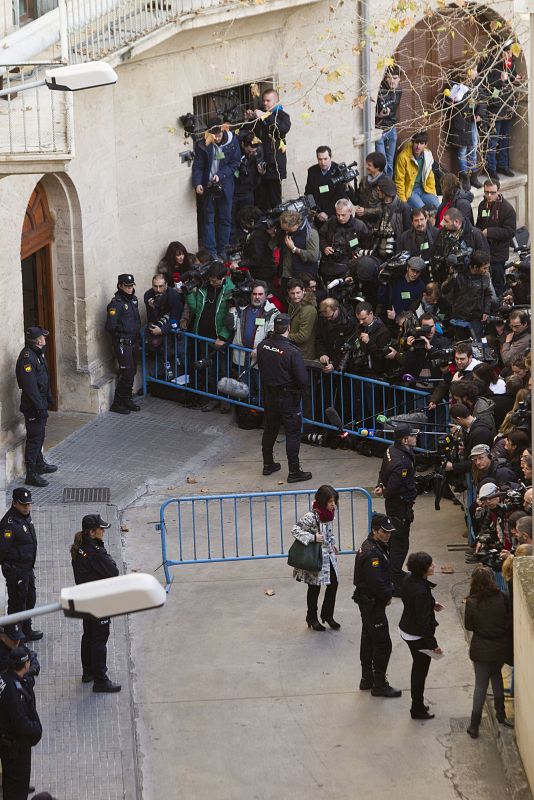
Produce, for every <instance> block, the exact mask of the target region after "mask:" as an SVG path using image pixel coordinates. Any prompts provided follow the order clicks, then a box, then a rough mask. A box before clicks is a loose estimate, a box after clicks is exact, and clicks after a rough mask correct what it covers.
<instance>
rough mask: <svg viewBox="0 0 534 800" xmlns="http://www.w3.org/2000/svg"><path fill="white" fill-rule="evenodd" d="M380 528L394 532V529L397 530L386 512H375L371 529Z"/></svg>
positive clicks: (376, 529)
mask: <svg viewBox="0 0 534 800" xmlns="http://www.w3.org/2000/svg"><path fill="white" fill-rule="evenodd" d="M380 528H381V529H382V530H383V531H386V532H387V533H393V531H396V530H397V529H396V527H395V525H394V524H393V523H392V521H391V520H390V518H389V517H388V516H387V515H386V514H375V515H374V516H373V518H372V520H371V530H373V531H378V530H380Z"/></svg>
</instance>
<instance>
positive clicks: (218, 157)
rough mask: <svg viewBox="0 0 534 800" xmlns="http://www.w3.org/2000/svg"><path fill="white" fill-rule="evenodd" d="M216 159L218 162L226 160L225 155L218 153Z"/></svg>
mask: <svg viewBox="0 0 534 800" xmlns="http://www.w3.org/2000/svg"><path fill="white" fill-rule="evenodd" d="M216 158H217V160H218V161H222V160H223V158H224V153H217V155H216Z"/></svg>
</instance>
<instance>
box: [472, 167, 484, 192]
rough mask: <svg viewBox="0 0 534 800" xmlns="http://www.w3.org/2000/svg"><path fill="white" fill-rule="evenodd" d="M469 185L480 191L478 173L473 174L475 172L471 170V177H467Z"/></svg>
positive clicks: (480, 185)
mask: <svg viewBox="0 0 534 800" xmlns="http://www.w3.org/2000/svg"><path fill="white" fill-rule="evenodd" d="M469 183H470V184H471V186H473V187H474V188H475V189H482V184H481V183H480V181H479V179H478V172H475V170H473V171H472V172H471V175H470V176H469Z"/></svg>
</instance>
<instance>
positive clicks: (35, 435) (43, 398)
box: [15, 328, 57, 486]
mask: <svg viewBox="0 0 534 800" xmlns="http://www.w3.org/2000/svg"><path fill="white" fill-rule="evenodd" d="M40 336H48V331H46V330H44V329H43V328H28V330H27V331H26V344H25V346H24V347H23V349H22V350H21V352H20V354H19V357H18V359H17V365H16V368H15V371H16V376H17V383H18V386H19V389H20V390H21V392H22V394H21V398H20V410H21V411H22V413H23V414H24V421H25V423H26V446H25V450H24V460H25V462H26V481H25V482H26V483H27V484H29V485H30V486H47V485H48V482H47V481H46V480H44V479H43V478H41V477H40V475H41V474H42V473H44V472H55V471H56V470H57V467H56V466H54V465H53V464H47V462H46V461H45V459H44V456H43V444H44V440H45V430H46V420H47V419H48V406H49V405H50V403H52V394H51V392H50V378H49V375H48V366H47V363H46V359H45V357H44V348H43V347H38V346H37V345H36V344H35V340H36V339H38V338H39V337H40Z"/></svg>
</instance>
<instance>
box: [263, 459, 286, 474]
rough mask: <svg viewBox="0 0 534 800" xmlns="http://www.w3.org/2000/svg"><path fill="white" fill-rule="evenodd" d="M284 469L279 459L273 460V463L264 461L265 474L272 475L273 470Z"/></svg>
mask: <svg viewBox="0 0 534 800" xmlns="http://www.w3.org/2000/svg"><path fill="white" fill-rule="evenodd" d="M280 469H282V465H281V464H280V463H279V462H278V461H271V463H270V464H269V463H267V462H265V461H264V462H263V474H264V475H272V474H273V472H278V470H280Z"/></svg>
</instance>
